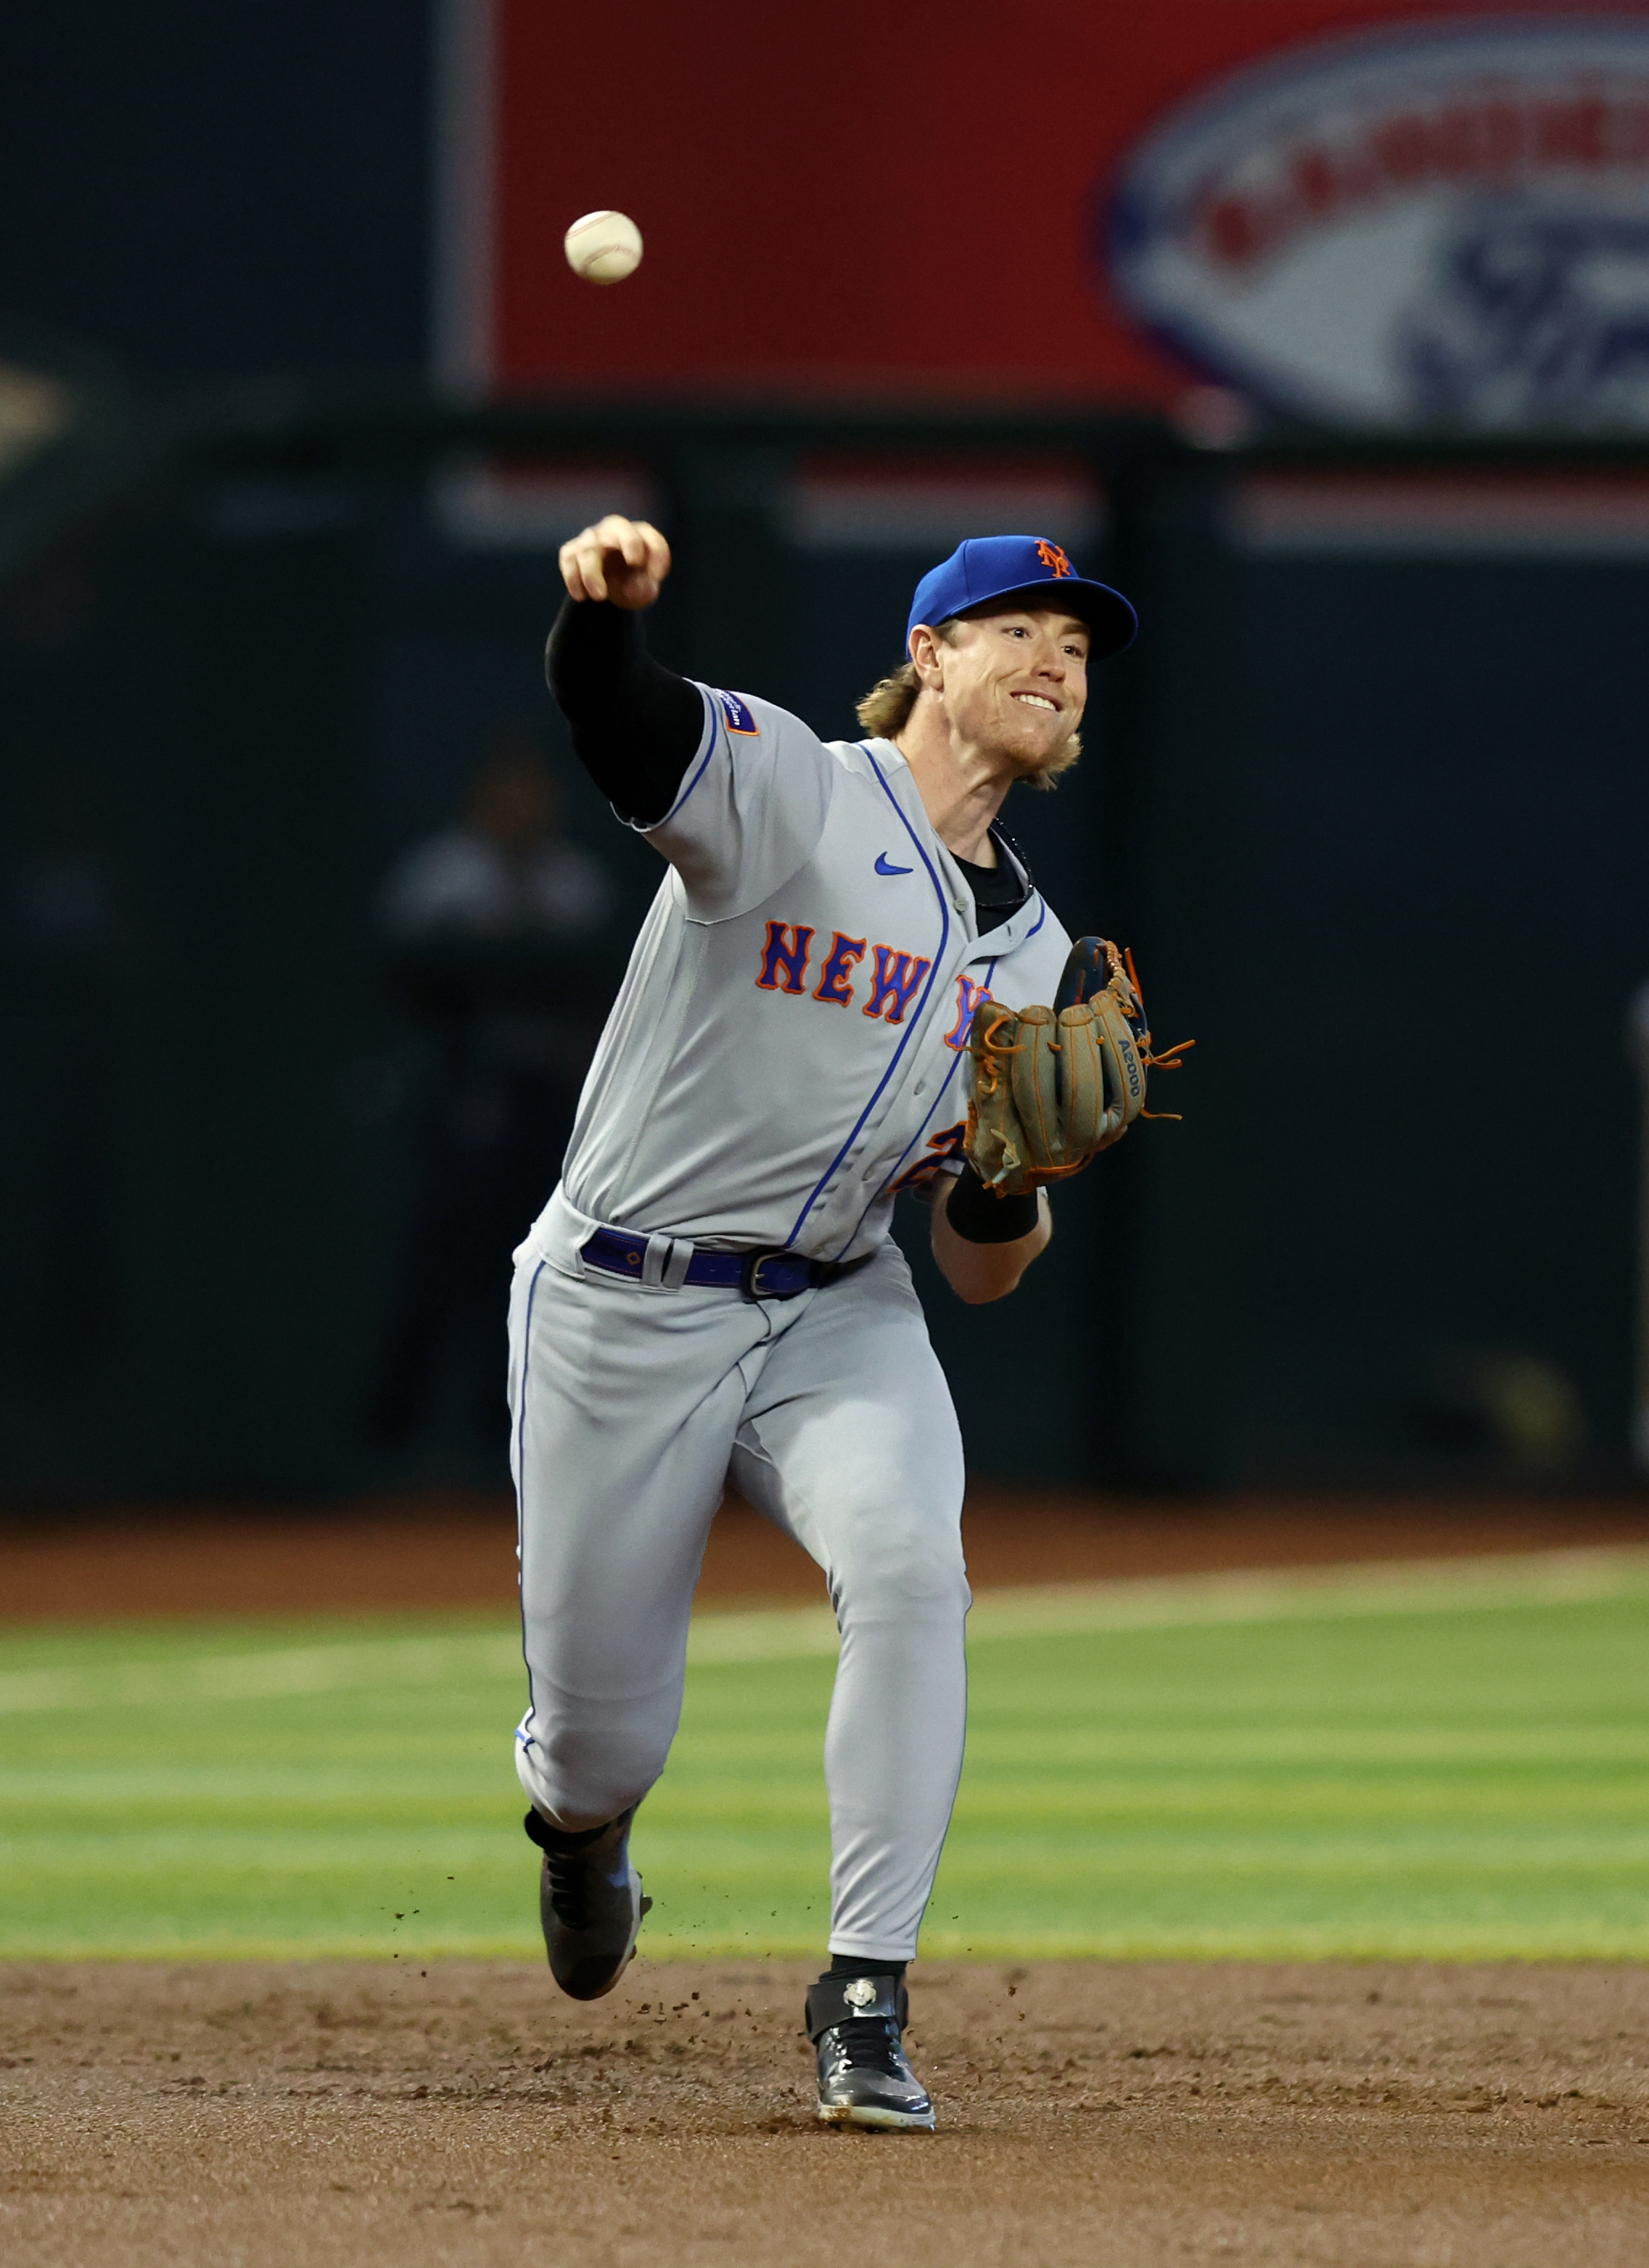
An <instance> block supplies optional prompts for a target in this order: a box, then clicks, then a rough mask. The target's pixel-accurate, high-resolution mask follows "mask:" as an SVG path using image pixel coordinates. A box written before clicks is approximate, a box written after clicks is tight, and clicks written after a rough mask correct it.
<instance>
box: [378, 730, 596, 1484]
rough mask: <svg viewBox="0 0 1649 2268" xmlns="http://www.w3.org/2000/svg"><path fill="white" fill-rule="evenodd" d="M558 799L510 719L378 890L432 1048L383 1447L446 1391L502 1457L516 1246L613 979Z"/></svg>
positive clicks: (540, 1200)
mask: <svg viewBox="0 0 1649 2268" xmlns="http://www.w3.org/2000/svg"><path fill="white" fill-rule="evenodd" d="M561 801H562V798H561V790H560V786H559V784H558V781H557V779H556V777H555V776H554V774H553V773H552V772H551V770H550V767H549V765H548V764H547V763H546V762H545V760H544V755H543V754H542V752H541V751H540V749H539V748H538V747H536V744H535V743H534V742H533V740H531V739H530V738H529V736H528V735H527V734H526V733H524V732H522V731H521V730H519V729H516V730H512V731H510V732H507V733H505V734H504V735H503V736H502V737H501V738H500V739H499V741H498V743H497V745H496V746H495V747H494V748H493V749H492V753H491V754H490V755H488V756H487V758H486V759H485V761H484V762H483V763H482V765H481V766H480V768H479V770H477V772H476V775H475V777H474V779H473V780H472V782H471V784H470V792H469V796H468V799H467V801H466V804H465V807H464V814H463V817H462V820H461V821H460V822H459V824H458V825H457V826H455V827H452V828H446V829H444V830H443V831H442V832H441V833H440V834H439V835H435V836H430V837H428V838H427V839H426V840H425V841H424V842H422V843H417V844H415V845H414V847H413V848H412V849H411V850H410V851H408V852H407V853H406V855H405V856H404V858H402V860H401V861H400V863H399V864H398V865H396V867H395V868H394V869H393V870H392V872H391V873H390V874H389V876H388V880H387V881H386V882H385V884H384V887H383V891H382V895H381V900H380V906H379V919H380V925H381V933H382V936H383V939H384V942H385V946H386V948H387V952H388V973H389V978H390V982H391V983H392V985H393V987H394V989H395V991H396V994H397V996H398V997H399V998H400V1000H401V1002H402V1004H403V1006H404V1007H405V1008H406V1009H407V1010H408V1011H409V1012H410V1014H411V1015H412V1016H413V1017H414V1018H416V1019H417V1020H418V1024H419V1025H420V1026H421V1027H422V1028H423V1030H424V1032H425V1035H427V1038H428V1040H429V1042H431V1054H432V1060H431V1063H430V1065H429V1071H428V1087H427V1093H426V1096H425V1102H424V1107H423V1111H422V1116H421V1120H420V1123H419V1126H418V1136H417V1144H418V1159H417V1166H416V1180H415V1185H414V1196H413V1199H412V1204H411V1207H410V1212H409V1214H408V1218H407V1222H406V1227H405V1233H404V1240H403V1248H402V1251H401V1254H400V1257H399V1263H398V1281H397V1285H396V1293H395V1299H394V1305H393V1308H392V1312H391V1315H390V1320H389V1325H388V1332H387V1334H386V1337H385V1340H384V1344H383V1348H382V1351H381V1359H380V1362H379V1366H378V1373H377V1376H376V1379H375V1381H374V1382H373V1392H372V1398H371V1404H370V1409H369V1413H368V1414H369V1423H370V1429H371V1432H372V1433H373V1437H374V1439H375V1440H377V1441H378V1442H379V1443H380V1445H381V1446H382V1447H397V1446H399V1445H400V1444H402V1443H403V1442H405V1441H406V1440H409V1439H410V1437H412V1436H413V1435H414V1434H415V1433H416V1432H418V1431H419V1430H420V1429H421V1428H422V1427H423V1425H425V1422H426V1421H428V1420H430V1419H431V1418H434V1417H435V1416H436V1414H437V1413H438V1412H439V1411H440V1410H442V1408H443V1406H444V1405H445V1404H446V1403H447V1402H448V1400H449V1398H450V1399H451V1401H452V1402H453V1403H455V1410H454V1411H449V1412H448V1414H449V1416H453V1417H454V1418H455V1424H456V1427H457V1430H458V1432H459V1433H460V1434H461V1436H463V1437H465V1438H467V1440H468V1441H469V1443H470V1445H472V1446H473V1447H475V1448H476V1449H477V1450H479V1449H486V1450H490V1451H492V1454H493V1455H494V1457H495V1458H496V1459H498V1460H500V1461H501V1458H502V1455H503V1448H504V1441H503V1428H504V1344H505V1342H504V1314H505V1300H506V1298H507V1292H508V1285H509V1268H510V1255H511V1253H512V1252H513V1251H514V1248H515V1246H516V1245H517V1244H519V1243H520V1242H521V1238H522V1237H523V1236H524V1235H525V1234H526V1233H527V1230H528V1228H529V1226H530V1224H531V1222H532V1221H533V1219H535V1217H536V1214H537V1213H538V1211H539V1210H540V1209H541V1207H542V1206H543V1204H544V1201H545V1199H546V1198H547V1197H549V1195H550V1192H551V1189H553V1188H554V1186H555V1184H556V1182H557V1180H558V1177H559V1175H560V1171H561V1159H562V1154H563V1152H564V1151H565V1150H566V1144H567V1138H568V1136H569V1134H570V1133H571V1131H572V1128H573V1111H574V1109H575V1108H576V1106H577V1102H578V1094H579V1089H580V1086H581V1085H582V1083H583V1079H584V1073H585V1071H586V1070H587V1069H588V1064H589V1059H590V1056H591V1053H592V1051H593V1049H594V1047H595V1041H596V1038H597V1037H598V1036H599V1034H600V1031H601V1026H602V1021H603V1017H604V1015H605V1013H606V1009H607V1006H608V1004H609V1001H610V998H611V995H612V991H613V989H614V979H615V976H616V974H617V969H616V966H615V960H614V940H613V939H611V937H610V935H609V924H610V917H611V914H612V911H613V893H612V890H611V887H610V884H609V880H608V878H607V876H606V874H605V873H603V869H602V867H601V866H600V865H598V864H597V863H596V861H595V859H594V858H591V857H590V856H589V854H588V852H587V851H581V850H580V849H579V848H578V846H577V845H576V844H574V843H571V842H569V841H568V840H567V838H566V836H565V835H564V834H563V833H562V832H561V828H560V814H561Z"/></svg>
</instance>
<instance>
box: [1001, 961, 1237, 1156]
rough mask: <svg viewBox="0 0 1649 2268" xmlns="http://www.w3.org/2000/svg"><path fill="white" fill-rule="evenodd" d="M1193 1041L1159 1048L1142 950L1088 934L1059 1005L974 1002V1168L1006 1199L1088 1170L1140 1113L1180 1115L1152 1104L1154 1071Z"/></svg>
mask: <svg viewBox="0 0 1649 2268" xmlns="http://www.w3.org/2000/svg"><path fill="white" fill-rule="evenodd" d="M1192 1044H1193V1042H1191V1041H1189V1040H1185V1041H1182V1042H1180V1043H1179V1046H1178V1047H1176V1048H1169V1049H1166V1050H1165V1052H1164V1053H1163V1054H1162V1055H1160V1056H1158V1055H1154V1054H1153V1053H1152V1052H1151V1035H1150V1028H1149V1027H1148V1026H1147V1024H1146V1021H1145V1010H1144V1005H1143V1004H1142V1001H1141V998H1140V991H1139V983H1138V980H1137V978H1136V976H1135V973H1134V964H1133V960H1132V956H1131V955H1125V954H1121V953H1120V952H1119V951H1118V950H1117V948H1116V946H1114V945H1113V944H1112V943H1111V941H1110V939H1108V938H1102V937H1083V938H1079V939H1077V940H1076V944H1075V945H1074V946H1072V947H1071V952H1070V958H1069V960H1068V961H1067V962H1066V964H1065V974H1064V976H1062V977H1061V980H1060V987H1059V992H1058V995H1057V997H1056V998H1055V1000H1054V1005H1053V1006H1052V1007H1051V1008H1039V1007H1030V1008H1019V1009H1013V1008H1004V1007H1003V1006H1002V1005H1001V1003H1000V1002H998V1001H995V1000H987V1001H985V1002H983V1003H982V1004H981V1005H980V1006H979V1007H978V1008H976V1009H975V1010H974V1012H973V1021H972V1025H971V1026H970V1027H969V1033H968V1051H969V1053H970V1055H971V1056H972V1059H973V1094H972V1101H971V1102H970V1103H969V1106H968V1123H967V1154H968V1158H969V1160H971V1162H972V1167H973V1169H974V1171H975V1172H976V1173H977V1174H978V1175H979V1177H980V1180H981V1181H982V1182H984V1183H985V1186H986V1187H987V1189H995V1190H996V1191H997V1193H998V1194H999V1195H1000V1196H1002V1197H1019V1196H1022V1195H1024V1192H1025V1191H1027V1190H1030V1189H1039V1188H1040V1187H1041V1185H1042V1183H1043V1182H1057V1181H1062V1180H1064V1179H1065V1178H1066V1176H1067V1175H1071V1174H1079V1173H1081V1171H1082V1169H1083V1167H1084V1166H1086V1165H1089V1164H1091V1162H1092V1160H1094V1159H1095V1158H1097V1157H1098V1154H1099V1152H1100V1151H1101V1150H1108V1149H1109V1148H1110V1146H1111V1145H1112V1144H1113V1142H1120V1140H1121V1138H1122V1137H1123V1135H1124V1134H1126V1133H1127V1131H1128V1128H1129V1127H1130V1126H1131V1125H1132V1124H1133V1123H1134V1121H1135V1119H1136V1118H1166V1117H1173V1116H1178V1113H1177V1112H1171V1111H1152V1110H1147V1109H1146V1108H1145V1076H1146V1073H1147V1071H1178V1070H1179V1067H1180V1066H1179V1057H1180V1056H1181V1055H1182V1054H1183V1053H1184V1051H1185V1049H1187V1048H1188V1047H1190V1046H1191V1045H1192Z"/></svg>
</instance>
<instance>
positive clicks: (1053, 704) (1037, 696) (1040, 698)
mask: <svg viewBox="0 0 1649 2268" xmlns="http://www.w3.org/2000/svg"><path fill="white" fill-rule="evenodd" d="M1014 699H1015V700H1016V701H1023V702H1024V703H1026V704H1027V706H1028V707H1030V708H1032V709H1046V710H1047V711H1049V712H1050V714H1052V715H1053V716H1055V717H1057V716H1058V715H1059V703H1058V702H1057V701H1050V700H1049V699H1048V697H1047V696H1046V693H1016V694H1015V695H1014Z"/></svg>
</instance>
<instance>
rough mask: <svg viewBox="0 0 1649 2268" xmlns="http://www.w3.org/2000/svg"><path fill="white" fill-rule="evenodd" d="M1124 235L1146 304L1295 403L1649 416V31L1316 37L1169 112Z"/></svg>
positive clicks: (1603, 28)
mask: <svg viewBox="0 0 1649 2268" xmlns="http://www.w3.org/2000/svg"><path fill="white" fill-rule="evenodd" d="M1107 233H1108V244H1107V253H1108V265H1109V269H1110V274H1111V279H1112V283H1113V286H1114V288H1115V291H1116V292H1117V294H1118V295H1119V297H1120V299H1121V301H1122V302H1123V304H1124V306H1126V307H1127V308H1128V310H1129V312H1130V313H1132V314H1133V315H1134V316H1135V319H1136V320H1140V321H1142V322H1143V323H1144V324H1146V325H1147V326H1148V327H1149V328H1151V329H1152V330H1153V331H1155V332H1157V334H1158V335H1161V336H1163V337H1165V339H1167V340H1168V341H1169V342H1171V343H1172V344H1173V345H1174V346H1176V347H1178V348H1179V350H1180V351H1181V352H1182V353H1183V354H1185V355H1187V356H1188V357H1189V358H1190V359H1191V361H1192V362H1193V363H1194V364H1195V365H1197V366H1198V367H1199V368H1200V369H1201V370H1202V371H1203V372H1207V373H1209V374H1211V375H1213V376H1215V377H1216V378H1218V379H1223V380H1224V382H1226V383H1227V384H1229V385H1231V386H1235V387H1239V388H1241V389H1242V391H1244V392H1245V393H1246V394H1251V395H1253V397H1254V398H1255V399H1256V400H1258V401H1262V402H1265V403H1267V404H1268V405H1269V406H1270V407H1272V408H1274V409H1279V410H1283V411H1286V412H1291V413H1293V414H1294V415H1297V416H1306V417H1311V418H1314V419H1319V420H1327V421H1331V422H1333V423H1340V424H1357V425H1385V426H1400V427H1413V426H1416V425H1422V424H1430V423H1438V422H1442V423H1449V424H1453V425H1468V426H1475V427H1479V428H1485V429H1492V430H1496V431H1517V430H1527V429H1530V428H1537V427H1544V428H1551V427H1557V426H1562V427H1569V428H1574V427H1582V428H1591V429H1597V428H1600V427H1602V428H1608V427H1614V428H1617V429H1618V428H1636V429H1643V428H1649V22H1645V20H1644V19H1643V18H1634V19H1626V18H1596V17H1587V18H1572V17H1571V18H1567V19H1564V18H1528V17H1524V18H1512V19H1508V18H1478V19H1476V20H1475V22H1470V23H1463V22H1461V21H1460V19H1456V21H1455V22H1454V23H1453V24H1452V25H1450V26H1447V27H1446V28H1443V29H1439V30H1436V31H1432V32H1429V33H1428V32H1420V31H1416V30H1414V29H1412V28H1405V29H1404V30H1402V31H1401V32H1397V33H1381V34H1379V35H1376V36H1374V37H1364V38H1354V39H1336V40H1328V41H1325V42H1322V43H1320V44H1315V45H1313V46H1312V47H1309V48H1296V49H1294V50H1292V51H1291V52H1290V54H1289V55H1285V56H1284V57H1283V58H1282V59H1281V60H1280V61H1274V62H1271V63H1267V64H1265V65H1263V66H1261V67H1259V68H1256V69H1253V70H1246V71H1243V72H1240V73H1239V74H1237V75H1236V76H1234V77H1231V78H1228V79H1225V80H1224V81H1222V82H1221V83H1219V84H1218V85H1216V86H1215V87H1213V88H1212V89H1210V90H1209V91H1208V92H1205V93H1203V94H1201V95H1199V96H1198V97H1196V98H1195V99H1194V100H1192V101H1191V102H1189V103H1187V104H1186V105H1184V106H1183V107H1181V108H1179V110H1177V111H1175V112H1173V113H1172V114H1170V115H1169V116H1168V117H1167V118H1166V119H1165V120H1164V121H1163V122H1161V123H1160V124H1159V125H1158V126H1157V128H1156V129H1154V131H1153V132H1152V133H1151V134H1150V136H1148V137H1147V138H1146V139H1145V140H1144V141H1143V142H1142V143H1141V144H1139V145H1138V146H1137V147H1136V149H1135V151H1134V152H1133V154H1132V156H1131V157H1130V158H1129V159H1128V163H1127V165H1126V166H1125V168H1124V170H1123V173H1122V178H1121V180H1120V184H1119V185H1118V187H1117V189H1116V193H1115V196H1114V200H1113V203H1112V205H1111V208H1110V210H1109V213H1108V216H1107Z"/></svg>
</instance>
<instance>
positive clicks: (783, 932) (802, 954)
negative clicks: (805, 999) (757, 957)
mask: <svg viewBox="0 0 1649 2268" xmlns="http://www.w3.org/2000/svg"><path fill="white" fill-rule="evenodd" d="M791 939H795V942H794V943H792V942H791ZM812 943H813V932H812V931H811V930H810V929H806V928H804V927H803V926H802V924H801V923H800V922H798V923H797V924H796V925H795V928H794V929H792V928H791V926H790V924H788V922H776V921H770V922H769V923H768V924H767V942H766V944H765V946H763V947H762V962H761V975H760V976H758V978H757V979H756V982H757V983H758V986H759V987H760V989H761V990H763V991H764V992H802V991H805V990H806V989H807V988H806V986H805V985H804V984H803V983H802V978H803V977H804V976H806V975H807V965H808V953H809V949H810V946H812ZM781 972H782V973H781Z"/></svg>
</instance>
